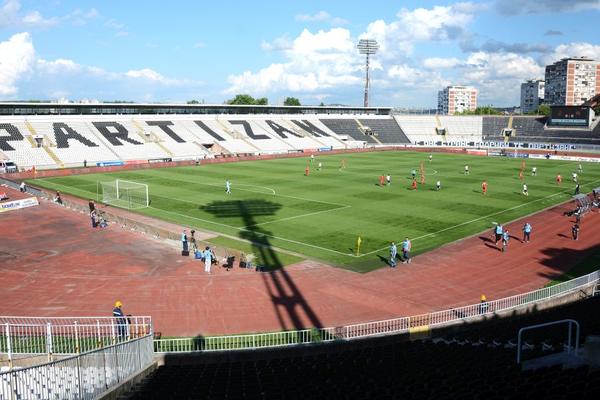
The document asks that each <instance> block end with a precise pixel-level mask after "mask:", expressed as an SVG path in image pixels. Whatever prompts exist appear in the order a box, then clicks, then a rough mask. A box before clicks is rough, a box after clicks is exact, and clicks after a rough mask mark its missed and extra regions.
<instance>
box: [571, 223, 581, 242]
mask: <svg viewBox="0 0 600 400" xmlns="http://www.w3.org/2000/svg"><path fill="white" fill-rule="evenodd" d="M571 234H572V235H573V240H579V224H575V225H573V227H572V228H571Z"/></svg>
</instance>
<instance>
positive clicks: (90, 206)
mask: <svg viewBox="0 0 600 400" xmlns="http://www.w3.org/2000/svg"><path fill="white" fill-rule="evenodd" d="M88 207H89V208H90V212H92V211H94V210H96V203H94V200H92V199H90V200H89V201H88Z"/></svg>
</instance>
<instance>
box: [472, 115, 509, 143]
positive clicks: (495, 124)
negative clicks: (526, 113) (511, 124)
mask: <svg viewBox="0 0 600 400" xmlns="http://www.w3.org/2000/svg"><path fill="white" fill-rule="evenodd" d="M509 119H510V118H509V117H483V119H482V127H481V133H482V139H483V140H500V141H501V140H504V137H503V136H502V130H503V129H505V128H508V121H509ZM517 135H518V133H517Z"/></svg>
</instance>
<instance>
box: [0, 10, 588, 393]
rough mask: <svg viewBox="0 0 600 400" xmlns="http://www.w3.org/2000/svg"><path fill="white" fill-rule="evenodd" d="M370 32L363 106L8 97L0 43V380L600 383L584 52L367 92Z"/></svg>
mask: <svg viewBox="0 0 600 400" xmlns="http://www.w3.org/2000/svg"><path fill="white" fill-rule="evenodd" d="M13 3H14V2H11V1H8V2H6V5H5V9H6V10H9V11H10V10H11V9H10V7H8V6H9V5H11V4H12V5H14V4H13ZM17 3H18V4H20V3H19V2H16V3H15V4H17ZM508 3H509V2H507V4H508ZM461 4H462V6H460V7H458V6H457V5H456V4H455V5H449V6H435V7H433V8H432V9H431V10H429V9H423V8H419V9H415V10H414V12H415V13H416V12H417V11H418V10H421V11H419V12H428V11H432V12H433V11H435V12H436V13H437V12H439V11H440V9H448V10H450V11H452V10H454V11H453V12H458V11H456V10H462V11H460V12H466V11H464V10H465V9H466V8H465V7H467V6H468V5H470V6H469V7H471V6H473V7H474V5H473V4H471V3H461ZM505 6H506V5H504V6H502V7H505ZM453 7H454V8H453ZM457 7H458V8H457ZM469 7H467V8H469ZM497 7H498V8H497V10H498V11H497V12H498V13H499V15H505V18H512V17H506V15H512V14H510V13H508V11H506V10H505V9H503V8H502V7H501V6H497ZM520 7H527V6H526V5H525V4H523V5H521V6H520ZM582 7H584V6H582ZM585 7H587V6H585ZM567 8H568V7H567ZM15 10H16V11H14V13H13V14H10V15H11V16H12V18H13V19H12V20H11V21H14V20H15V18H17V17H18V16H19V15H21V14H19V13H21V11H19V7H17V8H16V9H15ZM502 10H504V11H502ZM9 11H6V12H9ZM106 11H108V10H106ZM106 11H103V12H106ZM10 12H13V11H10ZM35 12H37V11H35ZM221 12H223V10H221ZM411 12H412V11H411V10H409V9H403V11H401V12H400V13H399V14H398V17H399V18H400V19H402V16H403V15H404V16H406V15H407V13H408V14H410V13H411ZM482 12H483V11H482ZM486 12H489V11H486ZM511 12H512V11H511ZM514 12H515V13H516V11H514ZM568 12H572V13H575V14H577V13H580V12H581V9H580V8H577V9H576V10H575V9H573V10H570V11H568ZM588 12H590V13H592V14H593V13H595V14H594V15H598V11H597V9H593V10H592V9H589V10H588ZM403 13H404V14H403ZM503 13H508V14H503ZM325 14H327V13H324V14H315V16H311V15H304V16H302V15H300V16H296V21H297V22H300V21H301V22H307V21H309V22H312V21H315V20H322V19H324V18H331V16H330V15H329V14H327V15H325ZM575 14H574V15H575ZM1 15H2V14H1V13H0V16H1ZM7 15H8V14H7ZM31 15H33V14H27V15H21V17H22V18H23V21H25V19H26V18H29V19H27V21H34V22H35V21H37V20H36V19H35V18H34V19H32V18H31ZM36 15H38V14H36ZM83 15H88V14H84V13H83V11H81V10H79V12H78V13H75V12H74V13H72V14H68V15H66V16H64V17H63V19H61V20H60V21H62V22H60V23H68V24H72V25H73V26H78V25H77V23H75V22H65V21H70V20H71V19H72V18H75V17H77V18H84V17H83ZM89 15H91V14H89ZM318 15H320V16H319V17H318V18H317V17H316V16H318ZM411 15H412V14H411ZM415 15H419V13H416V14H415ZM577 15H579V14H577ZM38 17H39V18H42V16H41V15H38ZM309 17H310V18H309ZM86 18H88V17H86ZM89 18H90V19H94V18H106V17H104V16H102V14H100V13H98V14H97V15H95V16H91V17H89ZM292 18H293V16H292ZM311 18H312V19H311ZM473 18H475V17H474V16H473ZM503 18H504V17H503ZM588 18H589V16H588ZM48 21H55V22H53V24H54V23H56V24H58V23H59V22H56V21H59V19H55V20H52V19H50V20H48ZM77 21H79V22H78V23H83V22H81V20H79V19H78V20H77ZM86 21H87V20H86ZM110 21H112V20H108V22H110ZM108 22H107V23H106V24H105V25H107V26H108V25H110V26H115V25H117V23H116V22H114V21H113V22H112V23H111V24H112V25H111V24H109V23H108ZM12 23H14V22H12ZM28 23H33V22H28ZM307 23H308V22H307ZM332 23H333V22H332ZM336 23H340V21H337V22H336ZM86 24H87V22H86ZM52 26H53V25H52V24H50V22H47V23H46V24H45V25H44V29H53V28H51V27H52ZM49 27H50V28H49ZM334 29H336V28H332V30H334ZM340 29H341V28H340ZM344 29H345V28H344ZM395 29H396V28H395ZM398 29H399V28H398ZM305 33H306V32H305ZM305 33H303V34H302V35H304V34H305ZM126 36H127V35H122V37H126ZM548 36H555V37H557V36H561V35H558V34H554V35H548ZM376 37H377V36H374V37H373V38H368V39H367V38H366V36H360V40H356V43H354V44H353V45H352V46H353V47H352V52H354V53H355V57H356V58H357V59H358V60H359V64H360V65H361V67H360V69H358V70H357V72H356V71H355V75H356V76H358V77H359V78H360V82H361V83H360V84H359V85H358V86H357V87H358V90H357V93H354V95H355V97H357V98H359V100H356V99H352V100H348V103H350V104H355V103H357V102H361V103H362V105H360V106H359V105H339V104H331V105H326V104H323V102H321V104H320V105H300V104H299V102H298V104H285V103H287V101H286V102H284V104H270V103H269V102H268V101H266V102H259V101H257V102H254V103H253V104H251V102H248V103H246V104H243V103H238V102H236V101H226V102H225V103H223V104H218V103H216V102H215V103H214V104H209V103H204V102H197V101H193V102H191V101H188V102H184V101H182V102H170V101H153V102H147V101H127V102H124V101H91V102H90V101H51V100H44V101H21V100H18V99H16V98H13V97H11V96H12V95H13V92H12V91H9V90H8V89H6V91H5V92H3V91H2V89H3V86H2V85H3V81H2V76H3V75H2V72H3V71H4V70H3V69H2V68H3V67H2V65H1V64H0V94H3V95H6V98H5V99H1V100H2V101H0V231H1V232H2V236H1V239H0V273H1V276H2V285H1V287H2V293H3V296H2V302H0V400H9V399H123V400H125V399H296V398H302V399H353V398H363V399H388V398H390V399H392V398H402V399H404V398H407V399H408V398H411V399H412V398H414V399H463V398H464V399H482V398H486V399H522V398H531V397H534V396H539V397H541V398H547V399H566V398H576V399H592V398H594V399H595V398H597V396H598V393H600V318H599V317H600V311H599V310H600V251H599V248H600V247H599V246H600V212H599V208H600V60H598V59H596V60H594V58H593V57H592V55H593V54H596V53H592V54H591V55H590V54H589V53H586V51H587V50H589V48H587V47H582V46H579V47H575V48H576V49H579V50H580V51H581V52H582V53H578V54H572V55H568V56H566V57H563V58H560V59H552V60H551V63H550V65H546V66H545V69H543V71H544V72H545V74H544V73H542V77H544V80H543V81H542V80H536V81H534V80H531V76H527V75H524V76H523V78H522V80H523V81H524V82H523V83H522V85H521V103H520V106H518V107H514V108H510V109H505V110H502V111H499V109H494V108H492V107H491V106H490V107H481V106H477V96H484V93H483V91H484V90H486V89H485V88H488V89H487V90H489V91H490V92H491V91H492V90H493V87H495V86H494V85H495V84H494V85H492V86H486V82H485V79H483V78H482V80H481V81H480V82H479V81H478V80H477V79H475V80H474V81H473V82H471V83H472V86H473V87H471V86H453V85H444V86H446V87H445V88H444V87H442V86H440V87H439V88H437V89H440V90H439V93H438V97H437V99H436V100H437V109H435V110H433V112H432V111H431V110H427V111H426V112H423V111H422V110H421V111H419V110H416V109H403V108H399V107H397V106H394V105H395V104H396V103H397V101H396V100H397V99H396V100H394V99H393V98H390V99H389V104H391V105H388V106H373V105H372V104H373V103H377V104H384V103H385V102H384V101H382V99H381V98H380V97H376V96H375V101H374V99H373V98H371V99H369V90H370V89H372V88H371V86H374V87H375V88H377V84H380V85H382V86H385V85H384V84H383V81H381V80H378V77H379V78H381V76H382V75H381V74H383V72H382V68H384V67H381V65H379V64H378V61H377V60H378V59H377V57H381V60H385V57H392V55H393V51H391V50H389V47H386V46H385V44H386V42H385V40H384V39H381V38H379V37H377V38H378V39H379V40H375V38H376ZM11 40H12V39H11ZM286 40H287V39H286ZM444 40H450V39H448V38H445V39H444ZM6 43H8V42H6ZM488 45H489V43H488ZM199 47H203V46H199ZM263 47H264V45H263ZM488 47H489V46H488ZM596 47H597V46H596ZM5 48H6V49H9V50H3V49H5ZM581 49H584V50H585V51H584V50H581ZM586 49H587V50H586ZM3 51H5V52H6V54H7V55H8V57H9V58H10V51H13V50H10V48H9V47H8V46H5V47H3V43H0V54H3ZM231 51H234V50H231ZM288 51H292V50H288ZM386 51H388V53H386ZM382 53H384V54H383V55H382ZM320 54H321V53H320ZM511 54H512V53H511ZM597 54H600V50H598V53H597ZM9 58H7V59H9ZM365 58H366V63H365V64H364V65H362V63H364V61H365ZM371 58H373V59H372V60H371ZM599 58H600V56H599ZM37 63H38V67H36V68H41V67H40V65H47V64H48V63H49V61H46V60H43V59H38V61H37ZM44 63H46V64H44ZM370 63H372V64H370ZM524 63H525V62H524ZM58 64H61V65H64V64H65V60H62V61H61V63H58ZM58 64H57V65H58ZM430 64H431V62H430ZM523 65H525V64H523ZM455 67H456V68H465V67H464V66H463V67H460V66H455ZM53 68H54V67H53ZM69 68H71V70H73V68H74V67H69ZM370 68H371V69H370ZM440 68H441V69H444V68H446V67H440ZM92 72H93V73H94V74H96V76H97V75H98V74H99V72H98V71H97V70H93V71H92ZM25 73H26V74H29V75H27V76H29V78H28V79H32V80H35V79H37V77H36V74H37V73H38V72H35V71H34V70H33V69H31V70H26V71H25ZM271 73H273V72H272V71H271ZM378 74H379V75H378ZM561 74H562V75H561ZM100 75H102V74H100ZM130 75H131V74H130ZM371 75H374V76H375V78H373V77H371ZM413 75H414V76H413V77H412V78H411V79H413V78H414V79H418V77H419V74H416V73H415V74H413ZM4 76H8V75H6V74H5V75H4ZM41 76H42V78H43V79H44V80H49V78H48V77H47V76H45V75H43V74H42V75H41ZM163 78H164V77H163ZM57 79H59V78H57ZM118 79H120V78H117V77H116V76H114V75H111V77H110V78H108V80H107V82H106V83H105V85H109V87H110V85H111V84H112V85H115V86H117V85H118V84H117V81H118ZM153 79H154V78H153ZM357 79H358V78H357ZM499 79H500V78H499ZM526 79H529V80H527V81H526V82H525V80H526ZM151 80H152V79H150V81H151ZM154 80H156V79H154ZM164 80H166V78H164V79H163V81H164ZM15 82H16V81H15ZM169 82H171V81H169ZM478 82H479V83H480V85H481V87H482V88H481V89H475V88H474V87H475V86H477V83H478ZM499 82H500V81H499ZM540 82H542V83H545V90H544V89H543V88H542V89H539V87H540ZM565 82H566V83H565ZM188 83H189V82H188ZM162 84H164V82H163V83H162ZM15 85H16V83H15ZM148 85H150V83H148ZM363 85H364V99H363V98H362V97H358V96H362V94H363ZM569 85H571V86H572V87H571V86H569ZM92 86H93V85H92V84H90V86H89V88H87V89H86V87H80V88H78V92H77V93H76V94H73V96H74V97H81V98H83V97H84V96H86V95H87V94H86V90H90V91H93V90H94V89H93V87H92ZM6 87H7V86H6ZM532 88H534V89H535V90H534V89H532ZM133 89H134V88H133V86H132V90H133ZM11 90H12V89H11ZM15 90H16V89H15ZM39 90H42V89H41V88H40V89H39ZM115 90H116V89H115ZM331 90H335V86H334V87H333V89H331ZM341 90H342V89H340V91H341ZM407 90H408V89H407ZM506 90H514V91H518V88H506ZM532 90H534V92H535V96H533V97H531V96H530V95H529V94H530V92H531V91H532ZM539 90H541V92H540V91H539ZM257 92H258V93H257V94H260V95H262V94H263V92H261V91H258V90H257ZM563 92H564V93H563ZM35 93H37V92H35ZM39 93H44V92H43V91H40V92H39ZM115 93H118V92H115ZM268 93H269V92H268V91H266V92H264V94H268ZM300 93H302V92H300ZM540 93H541V95H543V97H544V98H539V99H538V98H537V96H538V94H540ZM307 96H308V95H307ZM419 96H421V95H420V94H419ZM487 96H491V95H487ZM561 96H562V97H561ZM242 97H248V98H249V97H250V96H248V95H238V96H237V97H236V98H237V99H239V98H242ZM534 97H535V99H534ZM165 98H167V97H165ZM308 98H309V97H308ZM265 100H266V99H265ZM534 100H535V101H534ZM532 102H533V103H532ZM536 102H537V103H536ZM307 103H310V102H307ZM534 103H535V104H534ZM481 104H483V103H481ZM528 108H529V109H532V110H531V111H527V110H528ZM481 110H483V111H481Z"/></svg>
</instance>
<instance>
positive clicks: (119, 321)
mask: <svg viewBox="0 0 600 400" xmlns="http://www.w3.org/2000/svg"><path fill="white" fill-rule="evenodd" d="M121 307H123V303H121V300H117V301H115V307H114V308H113V311H112V315H113V317H114V318H115V321H114V323H115V324H116V325H117V335H118V337H119V338H120V339H126V338H127V320H126V319H125V314H123V309H122V308H121Z"/></svg>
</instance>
